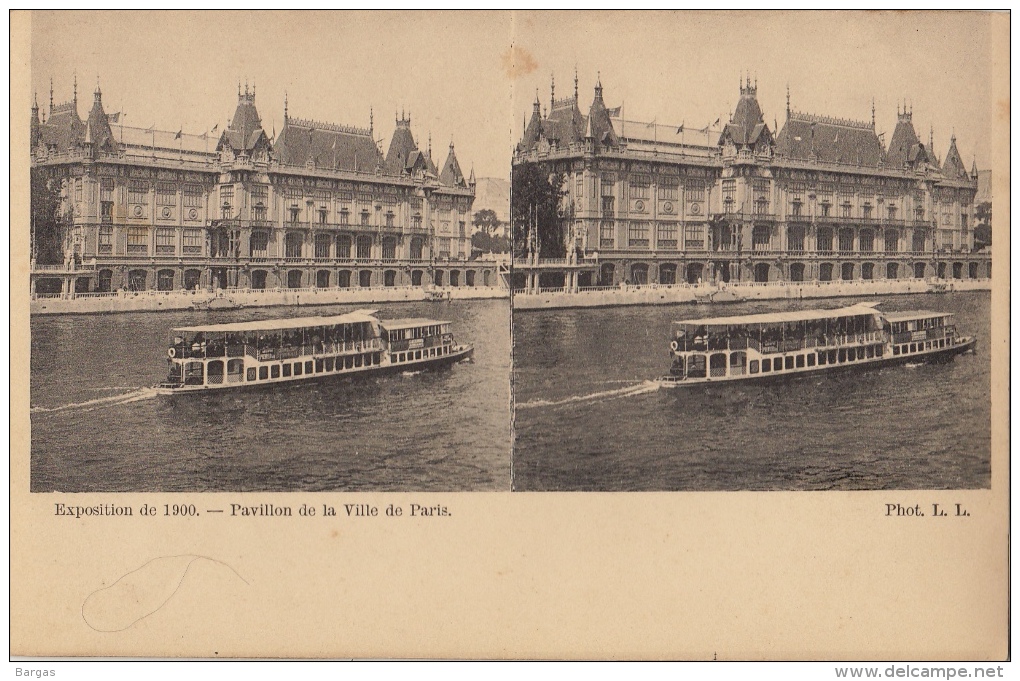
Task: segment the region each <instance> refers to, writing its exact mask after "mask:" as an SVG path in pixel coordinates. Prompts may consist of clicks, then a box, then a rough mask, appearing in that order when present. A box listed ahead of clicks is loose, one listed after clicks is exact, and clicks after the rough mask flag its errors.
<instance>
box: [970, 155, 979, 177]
mask: <svg viewBox="0 0 1020 681" xmlns="http://www.w3.org/2000/svg"><path fill="white" fill-rule="evenodd" d="M977 178H978V169H977V158H976V157H975V158H974V161H973V163H971V164H970V179H972V180H976V179H977Z"/></svg>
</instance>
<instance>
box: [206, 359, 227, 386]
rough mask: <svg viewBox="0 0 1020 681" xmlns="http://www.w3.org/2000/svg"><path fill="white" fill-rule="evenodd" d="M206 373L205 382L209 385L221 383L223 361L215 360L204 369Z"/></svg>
mask: <svg viewBox="0 0 1020 681" xmlns="http://www.w3.org/2000/svg"><path fill="white" fill-rule="evenodd" d="M205 371H206V374H205V376H206V382H207V383H209V385H217V384H220V383H223V360H222V359H217V360H214V361H212V362H209V364H208V365H207V366H206V368H205Z"/></svg>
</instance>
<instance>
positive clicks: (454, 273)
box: [450, 270, 460, 286]
mask: <svg viewBox="0 0 1020 681" xmlns="http://www.w3.org/2000/svg"><path fill="white" fill-rule="evenodd" d="M450 286H460V272H459V271H458V270H451V271H450Z"/></svg>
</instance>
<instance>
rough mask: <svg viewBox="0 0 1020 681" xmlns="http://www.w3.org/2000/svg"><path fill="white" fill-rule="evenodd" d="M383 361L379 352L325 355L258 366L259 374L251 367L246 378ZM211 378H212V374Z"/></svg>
mask: <svg viewBox="0 0 1020 681" xmlns="http://www.w3.org/2000/svg"><path fill="white" fill-rule="evenodd" d="M381 362H382V353H379V352H370V353H364V354H360V355H346V356H342V357H323V358H320V359H315V360H311V359H309V360H305V361H304V362H293V363H291V362H287V363H285V364H273V365H270V366H261V367H258V373H257V374H256V367H249V368H248V371H247V376H246V379H247V380H248V381H255V380H259V381H266V380H270V379H274V378H281V377H282V378H290V377H292V376H310V375H312V374H322V373H330V372H333V371H344V370H346V369H360V368H361V367H368V366H377V365H379V364H380V363H381ZM210 364H212V362H210ZM210 378H212V376H211V375H210ZM210 382H211V381H210Z"/></svg>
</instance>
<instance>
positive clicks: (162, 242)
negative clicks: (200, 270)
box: [156, 227, 177, 255]
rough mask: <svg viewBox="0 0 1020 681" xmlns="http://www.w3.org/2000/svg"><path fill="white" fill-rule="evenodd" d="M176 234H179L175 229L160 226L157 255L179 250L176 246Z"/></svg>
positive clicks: (157, 233)
mask: <svg viewBox="0 0 1020 681" xmlns="http://www.w3.org/2000/svg"><path fill="white" fill-rule="evenodd" d="M176 236H177V234H176V233H175V232H174V230H173V229H169V228H167V227H160V228H158V229H157V230H156V255H160V254H169V255H173V254H174V253H175V252H177V248H176V243H175V242H176V240H177V239H176Z"/></svg>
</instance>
